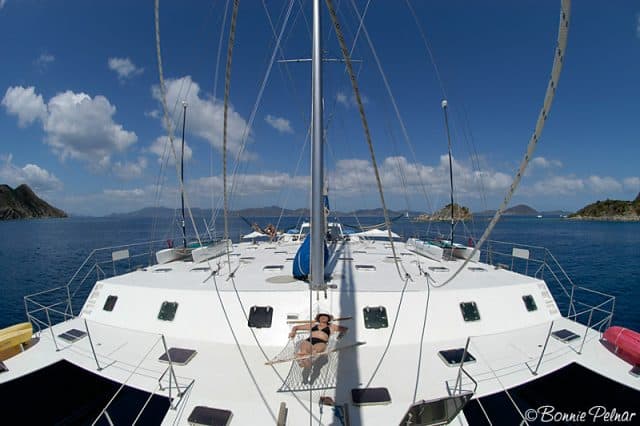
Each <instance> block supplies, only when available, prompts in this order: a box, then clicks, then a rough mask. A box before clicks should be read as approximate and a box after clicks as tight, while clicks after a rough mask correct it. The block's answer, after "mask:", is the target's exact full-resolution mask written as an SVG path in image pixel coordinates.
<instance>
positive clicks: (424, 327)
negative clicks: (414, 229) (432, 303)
mask: <svg viewBox="0 0 640 426" xmlns="http://www.w3.org/2000/svg"><path fill="white" fill-rule="evenodd" d="M419 264H420V263H419V262H418V265H419ZM424 275H425V277H426V278H427V301H426V302H425V306H424V317H423V318H422V332H421V333H420V350H419V351H418V367H417V368H416V386H415V388H414V389H413V403H414V404H415V403H416V398H417V395H418V384H420V368H421V367H422V349H423V343H424V333H425V331H426V330H427V314H428V313H429V300H430V299H431V287H430V286H429V279H430V278H431V277H430V276H429V274H428V273H427V272H425V273H424Z"/></svg>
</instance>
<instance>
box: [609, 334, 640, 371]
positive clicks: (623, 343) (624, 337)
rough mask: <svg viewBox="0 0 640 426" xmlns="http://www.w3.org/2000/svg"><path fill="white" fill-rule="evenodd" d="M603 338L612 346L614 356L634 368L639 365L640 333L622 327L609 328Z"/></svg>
mask: <svg viewBox="0 0 640 426" xmlns="http://www.w3.org/2000/svg"><path fill="white" fill-rule="evenodd" d="M603 337H604V340H606V341H607V342H609V343H610V344H611V345H613V350H614V352H615V354H616V355H618V356H619V357H620V358H622V359H623V360H625V361H627V362H628V363H631V364H632V365H634V366H637V365H640V333H638V332H635V331H633V330H629V329H628V328H624V327H609V328H608V329H607V330H606V331H605V332H604V336H603Z"/></svg>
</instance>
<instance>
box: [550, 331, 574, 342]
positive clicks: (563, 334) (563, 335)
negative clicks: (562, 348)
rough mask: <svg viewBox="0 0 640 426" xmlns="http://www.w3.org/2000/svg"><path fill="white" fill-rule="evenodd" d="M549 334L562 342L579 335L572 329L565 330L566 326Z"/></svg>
mask: <svg viewBox="0 0 640 426" xmlns="http://www.w3.org/2000/svg"><path fill="white" fill-rule="evenodd" d="M551 335H552V336H553V337H555V338H556V339H558V340H560V341H561V342H562V343H567V342H570V341H572V340H575V339H577V338H579V337H580V336H579V335H578V334H576V333H574V332H573V331H570V330H567V329H566V328H563V329H562V330H556V331H554V332H553V333H551Z"/></svg>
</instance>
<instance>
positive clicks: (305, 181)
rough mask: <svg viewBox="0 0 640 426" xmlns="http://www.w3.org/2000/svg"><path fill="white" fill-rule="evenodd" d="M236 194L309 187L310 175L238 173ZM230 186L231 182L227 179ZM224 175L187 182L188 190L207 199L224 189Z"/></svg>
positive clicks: (254, 193)
mask: <svg viewBox="0 0 640 426" xmlns="http://www.w3.org/2000/svg"><path fill="white" fill-rule="evenodd" d="M235 181H236V182H237V185H235V187H236V190H235V192H234V194H235V195H236V196H239V197H244V196H255V195H264V194H265V193H267V192H273V193H279V192H281V191H282V190H283V188H291V189H307V188H309V177H308V176H292V175H290V174H288V173H278V172H275V173H264V174H238V175H236V178H235ZM227 185H228V187H231V183H230V182H229V181H227ZM222 186H223V185H222V176H221V175H218V176H208V177H203V178H199V179H194V180H191V181H189V182H187V192H188V193H189V194H190V195H194V197H195V199H199V198H200V199H207V197H211V194H212V192H213V193H220V192H221V191H222Z"/></svg>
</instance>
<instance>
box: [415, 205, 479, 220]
mask: <svg viewBox="0 0 640 426" xmlns="http://www.w3.org/2000/svg"><path fill="white" fill-rule="evenodd" d="M453 219H454V220H456V221H460V220H470V219H471V211H470V210H469V208H468V207H465V206H460V205H458V204H457V203H454V204H453ZM447 220H451V203H449V204H447V205H446V206H444V207H443V208H441V209H440V210H438V211H437V212H435V213H434V214H427V213H423V214H421V215H419V216H417V217H415V218H414V219H413V221H414V222H430V221H447Z"/></svg>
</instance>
